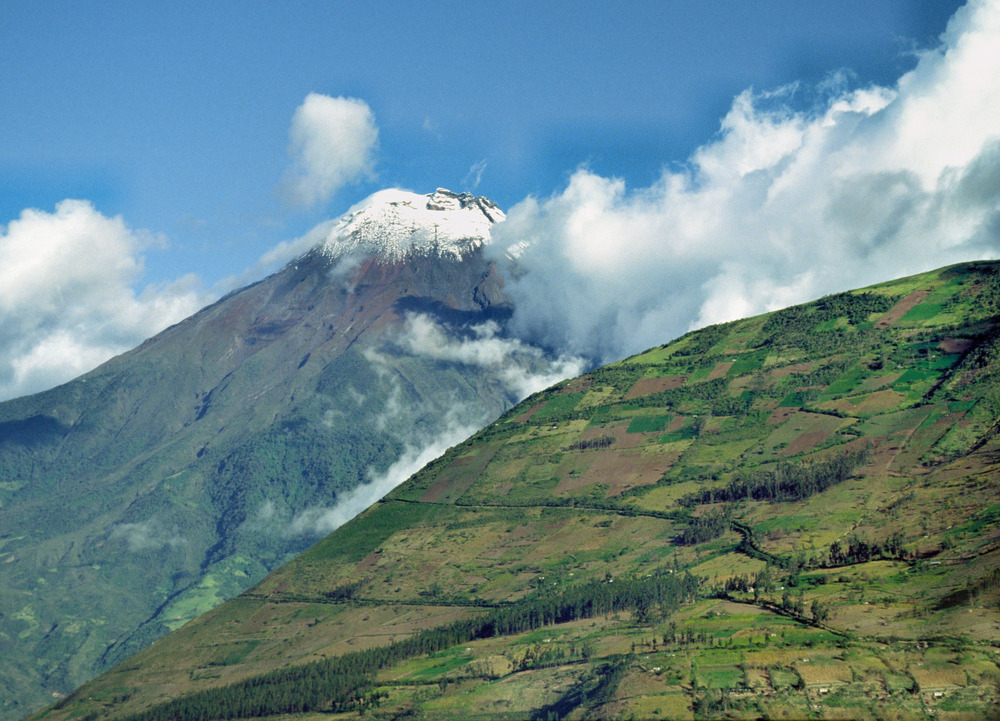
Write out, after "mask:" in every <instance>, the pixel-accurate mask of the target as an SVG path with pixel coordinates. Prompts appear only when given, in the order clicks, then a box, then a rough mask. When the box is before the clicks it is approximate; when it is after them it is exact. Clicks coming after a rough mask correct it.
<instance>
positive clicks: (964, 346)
mask: <svg viewBox="0 0 1000 721" xmlns="http://www.w3.org/2000/svg"><path fill="white" fill-rule="evenodd" d="M975 344H976V342H975V341H974V340H972V339H971V338H945V339H944V340H943V341H941V342H940V343H938V348H940V349H941V350H943V351H944V352H945V353H965V351H967V350H969V349H970V348H972V346H974V345H975Z"/></svg>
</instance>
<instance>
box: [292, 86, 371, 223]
mask: <svg viewBox="0 0 1000 721" xmlns="http://www.w3.org/2000/svg"><path fill="white" fill-rule="evenodd" d="M289 136H290V145H289V154H290V155H291V156H292V161H293V167H292V169H291V170H289V172H288V174H287V175H286V176H285V179H284V183H283V186H282V191H283V193H284V195H285V198H286V199H287V200H288V201H289V202H290V203H292V204H293V205H300V206H311V205H315V204H316V203H318V202H321V201H325V200H327V199H328V198H330V197H331V196H332V195H333V194H334V193H336V192H337V190H339V189H340V188H341V187H343V186H344V185H346V184H348V183H351V182H354V181H356V180H358V179H360V178H363V177H366V176H370V175H371V174H372V172H373V169H374V165H375V160H374V152H375V149H376V147H377V146H378V128H377V127H376V125H375V114H374V113H373V112H372V110H371V108H370V107H368V104H367V103H365V102H364V101H363V100H358V99H356V98H342V97H341V98H332V97H330V96H329V95H320V94H319V93H310V94H309V95H307V96H306V99H305V101H303V103H302V105H300V106H299V107H298V108H297V109H296V111H295V114H294V116H293V117H292V126H291V130H290V131H289Z"/></svg>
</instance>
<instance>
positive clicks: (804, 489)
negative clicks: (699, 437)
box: [681, 448, 871, 506]
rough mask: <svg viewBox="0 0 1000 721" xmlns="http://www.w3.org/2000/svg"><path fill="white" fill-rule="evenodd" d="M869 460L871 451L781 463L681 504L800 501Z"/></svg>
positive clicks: (834, 483) (848, 476)
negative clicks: (818, 460) (806, 461)
mask: <svg viewBox="0 0 1000 721" xmlns="http://www.w3.org/2000/svg"><path fill="white" fill-rule="evenodd" d="M870 460H871V450H870V449H869V448H864V449H861V450H858V451H854V452H847V453H843V454H841V455H839V456H836V457H834V458H831V459H829V460H827V461H820V462H817V463H798V464H795V463H790V462H783V463H780V464H779V465H778V467H777V468H775V469H774V470H771V471H766V470H759V469H758V470H751V471H745V472H744V473H743V474H742V475H741V476H739V477H737V478H734V479H733V480H732V481H730V482H729V483H728V484H727V485H725V486H723V487H721V488H706V489H704V490H702V491H699V492H697V493H692V494H690V495H688V496H685V497H684V498H682V499H681V503H682V504H684V505H688V506H693V505H696V504H699V503H734V502H737V501H744V500H754V501H799V500H802V499H804V498H809V497H810V496H813V495H815V494H817V493H820V492H822V491H825V490H826V489H827V488H830V487H831V486H834V485H836V484H838V483H841V482H843V481H845V480H847V479H848V478H850V477H851V475H852V474H853V473H854V471H855V470H857V469H858V468H860V467H861V466H864V465H865V464H867V463H868V462H869V461H870Z"/></svg>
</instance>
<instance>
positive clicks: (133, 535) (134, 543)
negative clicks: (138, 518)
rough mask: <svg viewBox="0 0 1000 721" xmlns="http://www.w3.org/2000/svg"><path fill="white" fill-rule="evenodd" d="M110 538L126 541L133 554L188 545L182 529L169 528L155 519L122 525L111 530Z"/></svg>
mask: <svg viewBox="0 0 1000 721" xmlns="http://www.w3.org/2000/svg"><path fill="white" fill-rule="evenodd" d="M109 537H110V538H111V539H118V540H122V541H124V542H125V544H126V545H127V546H128V550H130V551H132V552H133V553H138V552H141V551H157V550H159V549H161V548H168V547H169V548H177V547H178V546H183V545H184V544H186V543H187V540H186V539H185V538H184V536H183V535H182V534H181V532H180V529H178V528H177V527H176V526H174V527H171V528H167V527H166V526H164V525H163V524H162V523H160V522H159V521H158V520H156V519H155V518H150V519H149V520H146V521H142V522H141V523H120V524H118V525H116V526H114V527H113V528H112V529H111V533H110V536H109Z"/></svg>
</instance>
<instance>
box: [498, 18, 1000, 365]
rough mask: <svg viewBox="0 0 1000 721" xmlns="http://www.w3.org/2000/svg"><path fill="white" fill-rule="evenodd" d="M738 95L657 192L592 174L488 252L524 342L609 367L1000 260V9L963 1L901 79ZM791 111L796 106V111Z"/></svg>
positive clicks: (516, 222)
mask: <svg viewBox="0 0 1000 721" xmlns="http://www.w3.org/2000/svg"><path fill="white" fill-rule="evenodd" d="M804 90H805V89H803V88H801V87H796V88H784V89H781V90H779V91H776V92H771V93H754V92H753V91H750V90H748V91H746V92H744V93H742V94H741V95H740V96H738V97H737V98H736V99H735V101H734V102H733V104H732V107H731V109H730V110H729V112H728V114H727V115H726V117H725V118H724V119H723V121H722V124H721V128H720V131H719V133H718V135H717V136H716V137H715V138H714V139H713V140H712V141H711V142H709V143H707V144H706V145H704V146H702V147H701V148H700V149H698V150H697V151H696V152H695V153H694V154H693V155H692V157H691V158H690V159H689V160H688V162H687V163H686V164H685V165H684V166H683V167H681V168H670V169H667V170H665V171H664V172H663V173H662V175H661V177H660V178H659V179H658V181H657V182H656V183H654V184H653V185H651V186H650V187H645V188H638V189H628V188H626V187H625V184H624V183H623V182H622V181H621V180H619V179H615V178H606V177H602V176H600V175H597V174H595V173H593V172H591V171H589V170H587V169H586V168H582V169H579V170H577V171H576V172H575V173H573V175H572V176H571V177H570V179H569V182H568V184H567V187H566V188H565V189H564V190H563V191H562V192H560V193H558V194H556V195H553V196H552V197H549V198H545V199H541V200H539V199H535V198H528V199H526V200H524V201H522V202H521V203H519V204H517V205H516V206H514V207H513V208H511V209H510V211H509V212H508V214H507V220H506V222H505V223H503V224H501V225H499V226H498V227H497V228H496V229H495V230H494V238H495V242H494V245H493V246H492V252H493V253H494V254H495V255H496V257H497V258H498V259H500V260H503V259H504V255H505V251H506V250H507V248H508V247H510V246H514V245H516V244H518V243H524V242H527V243H528V245H527V247H525V248H523V249H521V251H520V257H519V259H518V261H517V267H516V268H514V269H508V272H507V274H506V275H507V279H508V282H507V286H506V288H507V291H508V292H509V294H510V295H511V296H512V297H513V298H514V301H515V307H516V311H515V316H514V326H515V328H516V330H517V332H518V334H519V335H520V337H522V338H523V339H525V340H526V341H528V342H532V343H537V344H542V345H545V346H547V347H552V348H555V349H557V350H558V351H560V352H564V353H571V354H575V355H583V356H586V357H587V358H588V359H590V360H591V361H592V362H606V361H610V360H613V359H617V358H620V357H622V356H624V355H627V354H630V353H634V352H638V351H640V350H642V349H644V348H647V347H650V346H652V345H656V344H660V343H663V342H665V341H667V340H670V339H671V338H674V337H676V336H678V335H680V334H682V333H684V332H686V331H687V330H690V329H691V328H694V327H700V326H703V325H706V324H710V323H715V322H720V321H725V320H730V319H733V318H737V317H741V316H745V315H749V314H754V313H759V312H764V311H768V310H773V309H776V308H780V307H784V306H786V305H789V304H793V303H796V302H803V301H806V300H810V299H812V298H814V297H817V296H820V295H823V294H826V293H830V292H834V291H838V290H845V289H848V288H852V287H856V286H860V285H865V284H869V283H874V282H877V281H881V280H886V279H889V278H893V277H896V276H900V275H905V274H909V273H915V272H919V271H923V270H928V269H931V268H934V267H937V266H941V265H946V264H949V263H954V262H959V261H964V260H972V259H977V258H987V257H997V256H998V253H1000V3H997V2H995V1H994V2H986V1H979V2H971V3H970V4H969V5H967V6H966V7H963V8H962V9H961V10H960V11H959V12H958V13H956V15H955V16H954V17H953V18H952V20H951V22H950V23H949V25H948V29H947V31H946V32H945V34H944V35H943V37H942V42H941V45H940V46H939V47H938V48H935V49H933V50H930V51H926V52H924V53H922V54H921V55H920V57H919V60H918V63H917V66H916V67H915V68H914V69H913V70H912V71H911V72H909V73H907V74H906V75H904V76H903V77H902V78H900V80H899V81H898V83H897V84H896V86H895V87H892V88H883V87H866V88H849V87H847V83H846V81H845V80H844V79H843V78H839V77H835V78H831V79H830V80H829V81H828V82H827V83H825V84H824V86H823V87H821V88H815V89H811V92H812V93H814V100H813V102H812V103H811V104H810V106H809V107H808V108H807V109H801V107H795V106H801V105H802V103H801V101H800V100H799V98H800V97H801V96H802V94H803V92H804ZM793 103H794V105H793Z"/></svg>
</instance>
